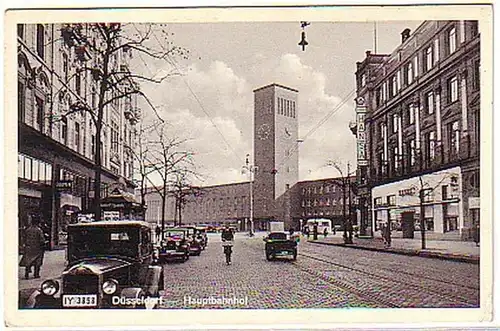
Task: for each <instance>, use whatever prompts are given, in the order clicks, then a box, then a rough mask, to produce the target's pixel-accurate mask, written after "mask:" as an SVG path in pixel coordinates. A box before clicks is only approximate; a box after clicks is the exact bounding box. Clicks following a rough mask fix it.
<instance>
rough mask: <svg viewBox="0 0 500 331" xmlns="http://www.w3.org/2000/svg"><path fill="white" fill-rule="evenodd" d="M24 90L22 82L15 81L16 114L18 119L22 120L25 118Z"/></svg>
mask: <svg viewBox="0 0 500 331" xmlns="http://www.w3.org/2000/svg"><path fill="white" fill-rule="evenodd" d="M25 105H26V91H25V89H24V84H23V83H21V82H17V116H18V120H19V121H22V122H24V120H25V118H26V106H25Z"/></svg>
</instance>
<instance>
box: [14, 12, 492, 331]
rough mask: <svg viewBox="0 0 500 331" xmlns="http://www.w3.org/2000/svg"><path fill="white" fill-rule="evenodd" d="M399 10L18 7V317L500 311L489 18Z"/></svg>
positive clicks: (440, 315) (481, 314)
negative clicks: (499, 302) (494, 295)
mask: <svg viewBox="0 0 500 331" xmlns="http://www.w3.org/2000/svg"><path fill="white" fill-rule="evenodd" d="M389 7H390V6H388V7H387V8H384V9H381V8H378V9H377V8H371V9H370V8H364V9H363V8H356V7H334V6H329V7H325V8H322V10H320V9H318V8H312V7H311V8H283V9H280V8H278V7H274V8H273V7H268V8H261V10H262V11H263V15H262V16H260V15H256V14H255V13H254V12H255V11H256V10H257V9H256V8H252V9H244V8H239V9H231V8H226V9H217V8H212V9H206V10H205V12H204V14H203V16H196V18H191V15H192V13H196V11H198V10H201V9H195V8H194V9H183V10H181V9H158V10H155V9H152V10H148V11H146V12H147V13H150V12H152V13H151V14H150V16H148V15H146V14H144V15H142V14H143V9H140V10H139V9H137V10H134V9H133V8H131V9H122V10H121V11H118V10H113V9H106V10H99V9H88V10H83V9H75V10H69V9H67V10H62V9H61V10H57V9H46V10H44V11H43V12H44V13H45V14H47V15H45V14H44V15H37V11H36V10H27V11H24V12H21V11H16V10H12V11H10V12H9V11H8V12H7V13H6V18H5V30H4V31H5V40H6V43H7V44H8V45H7V47H8V49H10V51H8V52H6V53H5V62H6V63H8V65H9V66H7V68H6V70H7V69H8V70H9V71H7V72H8V75H6V78H5V90H6V91H8V93H6V97H5V100H6V107H5V109H11V108H13V107H16V104H15V102H17V113H16V112H15V111H13V110H12V109H11V110H10V111H9V118H7V117H6V120H5V122H6V129H5V130H6V136H7V135H8V132H10V137H9V138H8V139H6V140H5V142H4V144H6V146H7V145H8V144H9V142H12V143H13V145H12V146H10V147H9V148H7V147H5V149H6V150H7V149H9V150H11V151H12V152H11V153H12V155H8V154H6V155H8V157H9V158H12V159H14V158H15V155H16V153H17V165H16V163H14V161H9V162H10V163H9V164H10V165H11V166H12V167H11V168H12V169H10V171H6V172H5V183H6V184H8V185H6V189H5V192H6V196H7V195H10V196H9V198H8V199H7V200H4V201H5V205H6V213H8V215H9V217H7V216H6V220H8V222H9V223H10V225H8V231H7V229H6V232H5V233H4V240H5V241H7V240H8V241H9V243H10V244H9V245H8V246H9V247H8V252H9V253H10V255H11V257H10V258H9V261H10V262H12V263H9V264H7V262H5V263H6V264H5V266H4V273H5V274H6V277H11V278H12V279H10V280H11V282H12V283H11V285H9V287H12V288H11V289H9V291H10V292H9V293H11V294H12V297H11V298H10V299H9V300H10V301H12V302H11V303H12V306H13V308H12V310H13V311H14V312H15V313H16V314H26V315H23V316H29V314H31V313H33V312H37V311H38V312H40V311H43V312H44V314H49V315H46V316H57V313H56V312H59V313H62V310H64V311H65V314H66V312H73V313H74V314H75V315H74V316H76V317H75V320H73V323H80V322H76V321H78V316H92V315H83V314H89V313H88V312H89V311H95V310H109V311H110V313H114V312H115V311H122V312H123V311H124V309H134V310H141V309H142V310H143V313H133V314H129V313H128V315H129V316H126V315H125V317H124V318H125V320H126V319H127V318H129V319H130V318H137V316H139V318H141V317H140V316H141V314H160V312H162V313H168V314H170V315H165V316H174V315H175V314H177V312H179V314H181V312H182V314H183V315H182V316H184V317H183V318H184V319H185V320H184V322H185V323H188V324H189V322H190V320H189V319H190V317H189V316H190V315H189V314H196V313H197V312H204V313H205V314H207V315H208V316H210V314H218V313H219V312H222V313H225V312H228V311H231V312H237V313H238V314H239V313H241V314H245V311H247V312H255V311H257V312H266V311H269V312H276V314H280V313H285V314H289V315H287V316H290V315H293V314H296V313H297V312H299V313H300V312H301V311H304V310H308V311H309V310H310V311H318V314H319V313H321V314H324V315H323V316H328V314H330V312H331V314H339V313H340V314H342V313H346V314H347V315H345V316H350V315H349V314H350V313H357V314H358V315H356V316H363V314H366V313H368V314H375V315H376V314H379V312H381V314H386V313H387V314H388V313H389V312H391V315H397V317H396V319H397V320H398V321H403V322H404V321H405V317H404V316H405V314H408V316H414V315H412V314H414V313H416V312H417V311H420V313H422V311H423V312H425V311H426V310H425V309H429V308H432V309H434V315H432V314H431V313H429V314H430V315H426V314H425V313H422V314H423V315H422V316H423V317H422V320H423V321H425V320H426V316H427V317H429V318H430V316H434V317H435V318H437V319H438V320H443V321H454V320H455V319H456V320H457V321H459V320H460V318H461V317H462V318H464V319H467V318H470V321H474V320H478V319H480V318H483V319H488V318H490V317H491V315H490V314H491V306H492V302H491V300H492V299H491V293H490V291H492V286H493V285H492V282H493V278H492V268H493V266H492V264H493V260H492V257H493V250H492V239H493V238H492V211H491V209H492V201H493V200H492V195H491V192H492V184H491V178H492V169H493V163H492V156H491V155H490V154H491V153H492V152H491V144H492V125H491V118H492V87H491V83H492V82H491V81H488V80H491V79H492V73H491V67H492V58H493V52H492V48H491V43H492V41H491V35H492V17H491V14H492V8H491V7H489V6H484V5H483V6H480V5H468V6H465V5H464V6H463V7H461V6H450V8H447V6H446V5H441V6H435V7H436V8H433V10H434V11H435V14H433V15H430V14H429V15H428V14H426V11H425V10H426V8H421V10H422V13H421V14H420V15H418V14H415V13H418V10H419V8H415V6H414V7H412V6H408V7H394V8H392V9H391V8H389ZM361 9H363V10H366V12H362V11H360V10H361ZM428 9H429V8H428ZM233 10H234V11H233ZM259 10H260V9H259ZM339 11H341V12H339ZM396 12H397V13H399V14H398V15H395V14H394V13H396ZM161 13H164V14H165V15H164V16H162V14H161ZM278 13H279V14H278ZM412 13H413V14H412ZM239 15H241V16H239ZM9 33H11V34H12V35H9ZM14 34H15V36H14ZM485 36H486V38H485ZM10 41H12V43H13V44H9V42H10ZM8 126H10V127H8ZM16 172H17V178H16V177H15V175H16ZM11 188H12V189H11ZM14 193H16V194H14ZM4 199H5V198H4ZM7 207H8V208H7ZM14 207H15V208H14ZM6 215H7V214H6ZM6 226H7V225H6ZM6 253H7V251H6ZM6 261H7V260H6ZM14 284H15V286H14ZM5 286H7V285H5ZM6 305H7V304H6ZM413 308H419V309H413ZM75 309H78V311H75ZM422 309H423V310H422ZM54 310H55V311H54ZM111 310H112V311H111ZM431 311H432V310H431ZM448 311H449V312H453V314H451V313H450V314H448V313H447V312H448ZM75 312H76V313H75ZM80 312H81V314H82V315H80ZM50 314H56V315H50ZM137 314H139V315H137ZM468 314H470V315H468ZM207 315H205V316H207ZM460 315H462V316H460ZM12 316H14V315H12ZM16 316H21V315H16ZM60 316H61V318H62V314H60ZM68 316H69V315H68ZM100 316H102V315H100ZM113 316H114V315H113ZM134 316H135V317H134ZM152 316H155V315H152ZM157 316H162V315H157ZM178 316H180V315H178ZM193 316H195V315H193ZM213 316H216V315H213ZM225 316H229V315H225ZM247 316H248V315H247ZM276 316H277V315H276ZM331 316H332V317H331V318H330V320H328V319H325V318H327V317H322V320H321V321H323V322H330V323H335V322H336V320H334V318H333V316H334V315H331ZM335 316H336V315H335ZM353 316H354V315H353ZM369 316H372V315H369ZM380 316H386V315H380ZM380 316H379V317H380ZM387 316H389V315H387ZM468 316H470V317H468ZM474 316H475V317H474ZM232 318H235V319H237V317H232ZM297 318H298V317H297ZM303 318H305V320H303V321H302V322H304V323H305V322H311V321H308V320H309V318H306V317H303ZM348 318H349V317H348ZM369 319H370V317H367V320H369ZM7 320H8V319H7ZM292 320H294V318H292V319H290V321H292ZM299 321H300V320H299ZM337 321H338V320H337ZM343 321H344V322H349V321H346V320H345V319H344V320H343ZM363 321H364V320H363V319H361V320H357V319H356V320H352V321H351V322H363ZM30 322H32V321H31V320H29V319H27V318H26V317H23V319H22V323H21V322H19V323H17V322H15V319H14V318H13V319H11V323H12V325H27V326H29V325H31V324H30ZM92 322H93V323H98V321H97V320H94V321H92V320H87V321H86V323H83V324H76V325H75V326H84V325H89V323H92ZM101 322H102V323H105V322H107V321H101ZM101 322H99V323H101ZM252 322H253V323H258V322H260V320H259V319H257V320H253V321H252ZM37 323H38V324H36V325H40V326H51V325H57V323H56V322H55V321H54V320H51V318H48V319H47V323H46V324H40V323H43V321H40V320H38V321H37ZM148 323H154V324H158V325H163V324H169V321H168V320H163V321H162V320H152V321H149V322H148ZM8 324H9V323H8ZM96 325H98V324H96Z"/></svg>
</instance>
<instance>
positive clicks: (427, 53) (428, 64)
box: [425, 45, 434, 71]
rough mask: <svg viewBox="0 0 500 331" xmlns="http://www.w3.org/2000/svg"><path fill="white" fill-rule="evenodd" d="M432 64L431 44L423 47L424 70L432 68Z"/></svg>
mask: <svg viewBox="0 0 500 331" xmlns="http://www.w3.org/2000/svg"><path fill="white" fill-rule="evenodd" d="M433 64H434V60H433V50H432V45H431V46H429V47H427V48H426V49H425V71H429V70H431V69H432V65H433Z"/></svg>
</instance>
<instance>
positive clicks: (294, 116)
mask: <svg viewBox="0 0 500 331" xmlns="http://www.w3.org/2000/svg"><path fill="white" fill-rule="evenodd" d="M292 105H293V114H292V115H293V118H295V101H294V102H293V103H292Z"/></svg>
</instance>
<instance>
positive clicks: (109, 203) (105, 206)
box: [101, 202, 125, 208]
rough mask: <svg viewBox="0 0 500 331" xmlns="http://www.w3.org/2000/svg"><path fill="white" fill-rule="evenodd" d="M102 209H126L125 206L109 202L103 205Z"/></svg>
mask: <svg viewBox="0 0 500 331" xmlns="http://www.w3.org/2000/svg"><path fill="white" fill-rule="evenodd" d="M101 208H125V204H123V203H112V202H108V203H103V204H101Z"/></svg>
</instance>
